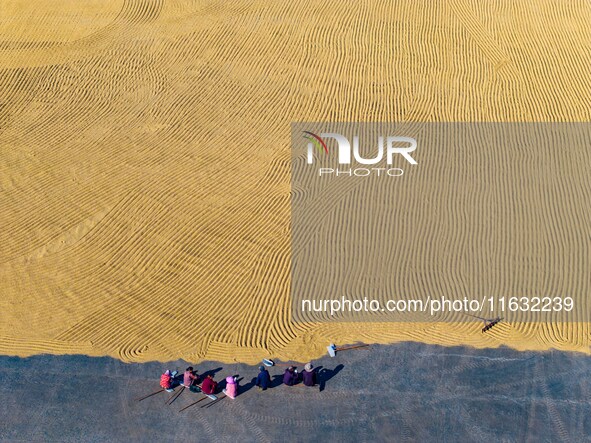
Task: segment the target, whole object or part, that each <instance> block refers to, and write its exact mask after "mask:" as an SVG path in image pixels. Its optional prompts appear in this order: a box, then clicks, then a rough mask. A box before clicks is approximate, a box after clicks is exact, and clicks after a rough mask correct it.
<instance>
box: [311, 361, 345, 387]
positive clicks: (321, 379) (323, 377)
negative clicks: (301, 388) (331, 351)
mask: <svg viewBox="0 0 591 443" xmlns="http://www.w3.org/2000/svg"><path fill="white" fill-rule="evenodd" d="M344 367H345V366H344V365H342V364H341V365H338V366H337V367H335V368H334V369H327V368H323V367H322V366H319V367H318V368H317V369H316V370H317V371H318V372H317V374H316V375H317V377H318V385H319V390H320V392H322V391H324V389H325V388H326V382H327V381H328V380H330V379H331V378H333V377H334V376H335V375H337V374H338V373H339V372H341V371H342V370H343V368H344Z"/></svg>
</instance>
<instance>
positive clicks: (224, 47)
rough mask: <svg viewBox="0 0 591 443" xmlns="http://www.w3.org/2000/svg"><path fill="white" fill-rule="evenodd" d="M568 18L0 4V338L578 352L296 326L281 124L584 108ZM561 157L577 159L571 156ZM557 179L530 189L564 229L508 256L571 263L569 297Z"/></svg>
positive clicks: (248, 351)
mask: <svg viewBox="0 0 591 443" xmlns="http://www.w3.org/2000/svg"><path fill="white" fill-rule="evenodd" d="M589 23H591V3H590V2H588V1H586V0H585V1H582V0H581V1H579V0H572V1H552V0H532V1H529V2H522V1H518V0H512V1H510V0H494V1H490V2H480V1H477V0H446V1H434V0H433V1H416V0H401V1H384V0H375V1H374V0H369V1H362V2H346V1H334V0H328V1H318V0H294V1H290V2H284V1H279V0H273V1H259V0H254V1H247V0H236V1H232V2H229V1H219V0H218V1H207V0H194V1H190V0H186V1H181V0H108V1H98V0H92V1H90V0H89V1H83V2H80V1H74V0H42V1H36V2H30V1H25V0H3V1H2V4H1V5H0V227H1V229H0V294H1V297H0V353H2V354H11V355H19V356H27V355H31V354H38V353H55V354H66V353H68V354H69V353H83V354H89V355H110V356H114V357H116V358H119V359H122V360H124V361H147V360H172V359H177V358H183V359H185V360H188V361H198V360H203V359H210V360H220V361H233V360H238V361H244V362H249V363H252V362H255V361H257V360H259V359H260V358H262V357H265V356H273V357H282V358H285V359H287V358H293V359H296V360H299V361H302V360H306V359H309V358H314V357H317V356H318V355H320V354H323V353H324V352H325V351H326V345H327V344H328V343H329V342H331V341H333V342H335V343H342V344H344V343H351V342H357V341H363V342H368V343H392V342H398V341H404V340H413V341H421V342H426V343H437V344H444V345H459V344H463V345H471V346H477V347H498V346H501V345H507V346H511V347H513V348H516V349H548V348H559V349H566V350H577V351H582V352H588V351H589V345H590V338H591V330H590V328H589V324H588V323H585V322H579V323H567V322H560V321H556V322H550V323H502V324H499V325H498V326H497V327H495V328H494V329H493V330H491V331H490V333H487V334H482V333H481V332H480V328H481V325H480V324H477V323H457V324H456V323H451V324H450V323H429V324H422V323H421V324H417V323H385V324H377V323H352V324H351V323H314V322H310V323H294V322H293V321H292V318H291V302H290V263H291V257H290V253H291V251H290V192H291V189H290V161H291V155H290V124H291V122H293V121H417V122H419V121H430V122H448V121H460V122H465V121H481V122H482V121H486V122H516V121H517V122H522V121H523V122H531V121H541V122H544V121H554V122H567V121H571V122H573V121H590V120H591V106H589V104H590V103H591V76H589V73H590V72H591V27H590V26H589ZM571 160H573V161H572V163H571V164H570V165H571V166H572V165H574V164H575V163H576V164H577V167H578V168H580V169H581V170H586V171H589V170H590V169H589V167H590V166H591V164H590V161H589V154H588V153H587V152H579V153H573V154H572V157H571ZM567 165H568V164H567ZM463 166H465V165H463ZM472 167H473V168H483V169H484V168H486V164H474V165H472ZM489 174H490V172H489ZM565 177H566V178H565V179H564V180H556V182H555V183H554V185H555V187H556V188H555V189H556V192H555V193H550V194H544V195H541V196H540V195H538V196H536V198H537V199H538V200H539V201H542V202H543V204H544V205H547V207H552V206H553V203H557V204H558V203H560V205H559V206H560V208H564V212H562V213H561V216H560V217H561V218H560V221H561V223H562V225H561V226H563V227H565V229H564V230H551V229H550V230H546V231H544V230H540V232H541V233H548V232H550V233H552V232H559V233H563V234H561V235H559V236H556V235H553V234H552V235H550V234H549V235H548V236H547V237H544V238H543V239H541V240H540V245H538V246H539V247H538V248H537V249H535V248H534V249H533V250H536V251H539V252H540V254H544V257H545V259H544V261H543V262H542V263H540V261H536V259H535V257H532V258H531V261H530V262H528V263H525V264H523V263H521V265H522V266H523V269H525V270H527V266H542V267H543V268H545V267H547V268H549V269H563V268H564V263H562V262H561V263H558V260H559V257H563V256H569V257H570V259H569V260H570V261H569V262H568V266H567V267H566V269H567V270H568V273H565V274H564V275H561V276H559V277H556V278H553V279H548V280H547V281H546V283H547V286H546V289H548V290H568V291H576V292H577V293H579V294H585V293H589V290H590V289H591V282H590V277H589V267H588V266H587V265H589V263H590V262H591V252H590V250H591V247H590V243H591V215H590V212H591V211H590V206H589V202H590V198H591V190H590V185H589V180H587V179H585V174H576V175H575V179H573V178H572V177H570V176H568V174H565ZM569 177H570V178H569ZM493 178H494V177H493ZM496 178H497V182H496V183H497V185H496V186H502V185H503V175H502V171H499V175H498V176H497V177H496ZM432 188H433V189H434V190H435V191H437V189H448V188H446V187H445V183H443V184H442V186H432ZM565 194H569V195H571V196H573V197H572V199H571V200H569V201H564V200H563V199H562V197H561V196H563V195H565ZM445 196H447V197H446V198H449V199H450V200H449V205H454V204H457V201H456V200H454V199H453V198H452V196H451V194H450V193H449V192H446V193H445ZM418 197H419V196H417V198H418ZM430 198H431V199H432V200H433V201H436V200H437V199H438V198H443V197H442V196H438V195H432V196H430ZM441 205H442V207H443V206H445V205H444V204H443V203H441ZM532 207H534V206H532ZM569 208H570V209H572V212H570V209H569ZM514 216H515V217H517V221H518V222H519V223H522V224H525V225H527V224H528V223H532V224H535V223H539V220H537V221H536V220H532V219H531V217H530V214H528V213H527V211H522V212H518V213H516V214H515V215H514ZM552 220H554V219H552V218H550V219H549V220H548V221H547V223H549V224H551V223H552V222H553V221H552ZM401 226H403V225H402V224H401ZM489 227H490V229H493V230H494V229H497V230H500V231H497V232H495V233H494V234H495V235H496V236H497V237H499V236H502V230H503V229H506V226H503V225H494V226H489ZM473 228H474V227H473V226H470V225H467V224H466V225H462V226H461V227H460V229H463V230H464V233H465V235H464V236H462V235H455V236H453V237H450V238H453V239H455V241H457V242H466V241H468V242H469V241H470V235H471V233H473V232H474V229H473ZM567 228H568V229H567ZM416 241H417V242H420V241H423V240H421V239H419V238H417V239H416ZM411 243H412V242H411ZM418 244H419V243H417V245H418ZM447 246H448V247H449V248H451V249H454V248H456V249H458V248H460V249H461V245H459V244H456V245H454V244H450V245H447ZM444 249H445V248H431V249H430V248H421V249H417V251H419V250H420V251H422V252H423V253H413V254H412V260H413V262H415V263H416V264H418V265H420V266H422V267H425V266H428V265H429V264H430V263H436V262H437V261H438V260H442V258H441V257H439V256H438V255H437V254H436V253H435V252H436V251H439V252H440V253H443V252H444ZM569 250H572V251H576V253H573V254H571V255H569V254H568V251H569ZM434 251H435V252H434ZM553 251H561V252H563V255H560V254H557V255H553V254H552V252H553ZM513 259H514V257H507V261H508V263H509V264H511V263H512V260H513ZM555 261H556V262H555ZM524 272H525V271H524ZM430 278H434V279H436V278H438V276H437V275H436V274H432V275H431V277H430ZM431 283H433V284H436V282H431ZM452 283H453V284H455V285H462V284H463V283H462V279H456V280H453V281H452ZM475 295H480V294H475ZM482 295H484V294H482ZM578 309H588V306H584V305H579V306H578Z"/></svg>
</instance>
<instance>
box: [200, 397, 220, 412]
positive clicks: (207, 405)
mask: <svg viewBox="0 0 591 443" xmlns="http://www.w3.org/2000/svg"><path fill="white" fill-rule="evenodd" d="M224 398H226V395H221V396H219V397H218V398H216V399H215V400H213V401H210V402H209V403H207V404H206V405H203V406H201V409H203V408H209V407H210V406H213V405H214V404H215V403H217V402H219V401H220V400H223V399H224Z"/></svg>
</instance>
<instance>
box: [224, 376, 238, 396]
mask: <svg viewBox="0 0 591 443" xmlns="http://www.w3.org/2000/svg"><path fill="white" fill-rule="evenodd" d="M223 393H224V394H226V395H227V396H228V397H230V398H231V399H235V398H236V396H237V395H238V382H237V381H236V377H226V389H224V390H223Z"/></svg>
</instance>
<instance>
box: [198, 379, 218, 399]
mask: <svg viewBox="0 0 591 443" xmlns="http://www.w3.org/2000/svg"><path fill="white" fill-rule="evenodd" d="M217 388H218V384H217V382H216V381H215V380H214V379H213V375H211V374H207V377H205V380H203V383H202V384H201V390H202V391H203V393H204V394H207V395H211V394H215V391H216V390H217Z"/></svg>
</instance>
